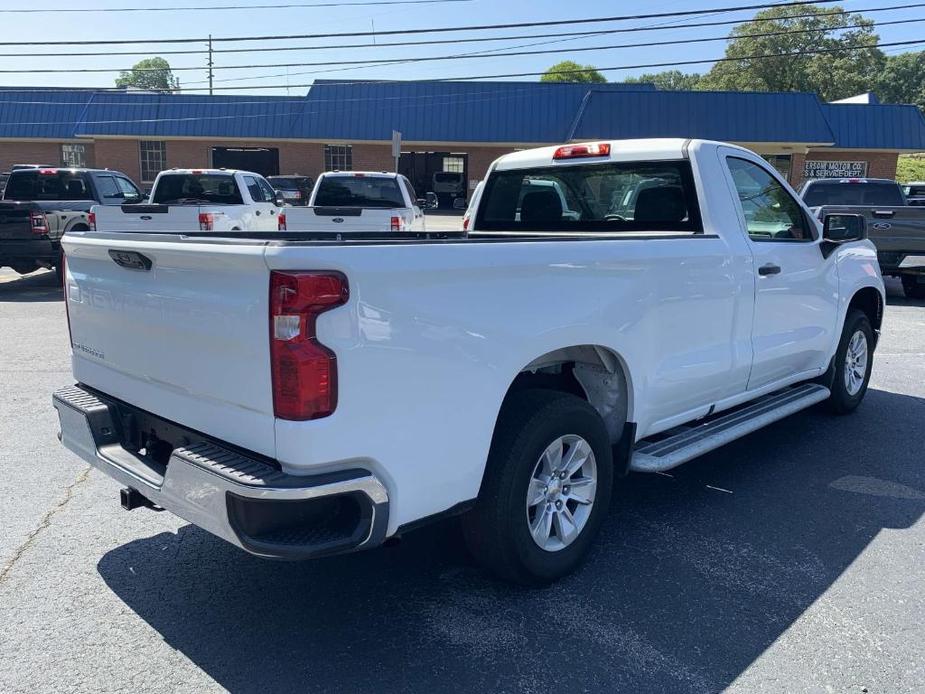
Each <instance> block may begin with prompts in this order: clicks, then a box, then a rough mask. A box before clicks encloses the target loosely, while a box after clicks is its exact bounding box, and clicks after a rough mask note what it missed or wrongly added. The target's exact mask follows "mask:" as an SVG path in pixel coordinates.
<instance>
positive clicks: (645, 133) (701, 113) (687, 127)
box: [569, 90, 925, 144]
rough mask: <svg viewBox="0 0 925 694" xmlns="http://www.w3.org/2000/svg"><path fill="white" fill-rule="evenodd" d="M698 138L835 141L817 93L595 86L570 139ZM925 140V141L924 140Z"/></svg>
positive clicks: (827, 142)
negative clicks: (614, 90) (628, 90)
mask: <svg viewBox="0 0 925 694" xmlns="http://www.w3.org/2000/svg"><path fill="white" fill-rule="evenodd" d="M636 137H696V138H703V139H707V140H731V141H734V142H805V143H817V144H830V143H833V142H834V141H835V140H834V137H833V135H832V131H831V130H830V129H829V126H828V123H827V122H826V120H825V117H824V116H823V114H822V110H821V109H820V108H819V100H818V99H817V98H816V96H815V95H813V94H804V93H799V92H790V93H759V92H662V91H658V92H652V93H648V94H618V95H615V94H609V93H606V92H598V91H596V90H595V91H592V92H591V94H590V95H589V98H588V99H587V100H586V101H585V104H584V106H583V108H582V110H581V112H580V113H579V114H578V117H577V118H576V119H575V125H574V128H573V130H572V132H571V133H570V135H569V139H572V140H574V139H594V138H613V139H622V138H636ZM923 144H925V141H923Z"/></svg>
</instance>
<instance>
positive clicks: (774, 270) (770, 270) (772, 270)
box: [758, 263, 780, 276]
mask: <svg viewBox="0 0 925 694" xmlns="http://www.w3.org/2000/svg"><path fill="white" fill-rule="evenodd" d="M758 274H759V275H765V276H766V275H779V274H780V265H775V264H774V263H768V264H767V265H762V266H761V267H760V268H758Z"/></svg>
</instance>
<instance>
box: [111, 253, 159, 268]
mask: <svg viewBox="0 0 925 694" xmlns="http://www.w3.org/2000/svg"><path fill="white" fill-rule="evenodd" d="M109 257H110V258H112V259H113V260H114V261H115V263H116V265H118V266H119V267H124V268H126V269H127V270H141V271H142V272H147V271H148V270H150V269H151V259H150V258H149V257H148V256H146V255H142V254H141V253H139V252H137V251H119V250H116V249H113V248H110V249H109Z"/></svg>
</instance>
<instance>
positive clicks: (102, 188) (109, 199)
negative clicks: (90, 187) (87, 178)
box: [96, 176, 122, 205]
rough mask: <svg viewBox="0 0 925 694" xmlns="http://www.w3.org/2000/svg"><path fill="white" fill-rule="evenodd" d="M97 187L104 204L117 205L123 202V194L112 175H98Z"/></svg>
mask: <svg viewBox="0 0 925 694" xmlns="http://www.w3.org/2000/svg"><path fill="white" fill-rule="evenodd" d="M96 187H97V190H99V192H100V198H101V199H100V202H101V203H103V204H104V205H116V204H119V203H121V202H122V195H121V193H120V192H119V188H118V186H116V180H115V179H114V178H113V177H112V176H97V177H96Z"/></svg>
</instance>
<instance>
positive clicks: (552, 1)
mask: <svg viewBox="0 0 925 694" xmlns="http://www.w3.org/2000/svg"><path fill="white" fill-rule="evenodd" d="M150 1H151V0H147V2H150ZM274 1H276V2H287V1H288V2H300V1H301V2H312V1H321V0H251V2H252V5H253V6H252V7H250V8H249V9H245V10H233V11H213V12H207V11H177V12H156V13H86V14H64V13H57V14H56V13H54V12H49V13H42V14H4V13H0V26H2V27H3V32H2V34H0V35H2V36H3V37H4V39H6V40H21V41H28V40H42V39H43V38H46V39H49V40H54V39H58V40H69V39H70V40H95V39H100V40H105V39H136V38H137V39H144V38H152V37H160V38H181V37H197V36H205V35H207V34H209V33H211V34H213V36H215V37H222V36H247V35H278V34H293V33H300V34H312V33H324V32H348V31H369V30H371V29H373V28H374V29H375V30H376V31H387V30H392V29H408V28H418V27H438V26H465V25H471V24H495V23H507V22H526V21H542V20H554V19H570V18H579V17H596V16H606V15H623V14H634V13H652V12H672V11H683V10H696V9H703V8H722V7H734V6H736V5H743V4H752V3H750V2H749V0H654V1H653V2H619V3H618V2H612V1H611V2H607V1H606V0H586V1H585V2H571V3H565V2H562V1H561V0H530V1H529V2H527V1H524V0H473V1H472V2H457V3H451V4H434V5H404V6H403V5H398V6H389V7H381V6H380V7H349V6H347V5H345V6H341V7H328V8H316V9H308V8H299V9H264V10H260V9H258V8H256V7H255V6H256V5H259V4H261V3H264V4H268V3H272V2H274ZM753 1H756V2H761V0H753ZM765 1H767V0H765ZM138 4H139V0H108V1H104V0H36V1H35V2H34V3H33V4H26V3H23V2H20V1H16V0H14V1H13V2H10V1H9V0H4V1H3V2H0V10H2V9H7V8H16V7H20V8H30V9H37V8H49V9H51V10H54V9H56V8H73V7H126V6H133V5H135V6H138ZM141 4H143V0H142V3H141ZM157 4H158V5H161V6H173V5H197V6H199V5H202V6H209V5H227V4H247V3H246V0H158V3H157ZM892 4H903V0H895V2H889V3H887V2H884V0H848V1H847V2H841V3H840V5H841V6H842V7H844V8H846V9H851V10H853V9H864V8H870V7H879V6H886V5H892ZM152 6H157V5H152ZM753 14H754V12H753V11H746V12H741V11H740V12H726V13H722V14H716V15H711V16H704V17H699V18H697V17H683V18H675V19H652V20H642V21H630V22H620V23H612V24H608V25H595V24H591V25H576V26H574V27H571V28H570V27H561V28H560V27H552V28H549V27H547V28H535V29H517V30H502V31H497V32H479V33H477V34H475V33H466V32H460V33H453V34H449V35H443V36H451V37H454V38H456V37H458V38H462V37H467V36H476V35H479V36H487V35H496V36H505V35H510V34H518V35H529V34H551V33H556V32H557V31H569V30H572V31H589V30H595V29H598V28H613V27H617V26H626V27H631V26H646V27H648V26H652V25H656V24H658V25H667V26H676V25H683V24H685V23H689V22H695V21H698V19H699V21H704V20H745V19H748V18H749V17H751V16H752V15H753ZM870 16H871V18H874V19H876V20H882V21H889V20H896V19H908V18H915V17H923V18H925V7H923V8H918V9H906V10H898V11H892V12H879V13H875V14H873V15H870ZM923 27H925V22H923V23H922V24H907V25H899V26H885V27H882V28H880V29H878V32H879V33H880V37H881V41H883V42H893V41H908V40H918V39H921V38H922V37H923V36H925V33H923V31H922V29H923ZM729 28H730V27H725V26H720V27H701V28H685V27H684V26H677V28H672V29H667V30H665V29H663V30H656V31H647V32H639V33H630V34H623V35H619V34H618V35H609V36H606V35H605V36H597V37H582V38H577V39H575V38H571V39H568V40H562V39H558V40H557V39H550V38H543V39H533V40H530V39H518V40H499V41H497V42H492V43H477V44H459V45H455V46H423V47H422V46H418V47H401V48H399V47H378V48H377V47H369V48H350V49H344V48H337V47H331V48H327V49H324V50H299V51H287V52H272V53H269V52H268V53H249V54H234V53H231V54H217V55H216V58H215V62H216V66H217V68H216V83H215V85H216V91H217V92H220V91H221V87H222V86H225V85H228V86H232V85H233V86H248V85H253V86H254V89H253V90H245V91H236V92H234V93H238V94H242V93H250V92H251V91H252V92H253V93H256V94H285V93H287V91H286V89H285V88H281V89H270V90H267V89H260V90H258V89H256V85H259V84H280V85H285V84H288V85H292V86H291V88H290V90H289V93H291V94H300V93H304V92H305V91H306V89H305V88H304V87H302V86H298V85H304V84H307V83H310V82H311V81H312V79H314V78H327V79H426V78H442V77H462V76H470V75H492V74H499V73H516V72H535V71H541V70H543V69H545V68H546V67H548V66H549V65H551V64H552V63H555V62H557V61H558V60H565V59H574V60H577V61H579V62H581V63H592V64H595V65H598V66H619V65H628V64H642V63H664V62H672V61H685V60H708V59H711V58H716V57H719V56H721V55H722V54H723V51H724V43H723V42H719V41H718V42H710V43H702V44H695V45H689V46H644V47H637V48H630V49H612V50H602V51H594V52H573V49H575V48H578V47H582V46H608V45H613V44H622V43H645V42H647V41H658V40H661V41H667V40H673V39H686V38H693V37H721V36H725V35H726V34H727V33H728V30H729ZM440 37H441V35H437V36H433V35H429V36H426V37H425V36H418V37H407V36H406V37H384V38H382V39H380V42H381V41H401V40H408V39H417V40H420V39H424V38H440ZM550 41H557V42H556V43H552V44H547V45H529V44H537V43H538V42H550ZM337 42H338V43H341V44H343V43H347V42H348V41H347V40H344V39H340V40H338V41H337ZM363 42H370V43H371V40H370V39H351V40H350V41H349V43H363ZM332 43H334V42H333V41H330V40H313V41H305V40H303V41H288V42H273V43H272V44H271V43H263V44H260V43H254V44H233V45H231V44H225V45H222V44H218V43H217V44H216V46H215V47H216V48H218V49H220V48H228V47H236V48H237V47H246V46H250V47H256V46H260V47H265V46H324V45H329V46H330V45H332ZM515 46H516V47H521V50H542V49H555V50H556V51H557V52H556V53H554V54H548V55H533V56H517V57H506V58H502V57H497V56H495V57H492V56H488V57H479V58H477V59H453V60H446V61H437V62H431V63H417V64H407V63H405V64H396V65H378V66H367V67H360V68H352V69H349V70H344V69H336V68H330V67H327V68H325V67H291V68H254V69H247V70H222V69H221V67H222V66H227V65H247V64H252V63H304V62H321V61H340V60H359V59H364V58H369V59H392V58H395V59H396V60H401V59H406V58H409V57H424V56H446V55H457V54H461V53H471V52H475V51H485V50H492V49H501V48H508V49H513V48H514V47H515ZM198 47H199V46H198V45H182V44H181V45H173V46H162V47H154V46H131V47H112V48H111V50H113V51H116V50H144V51H146V54H147V55H157V54H159V53H161V51H163V50H171V49H173V50H176V49H190V48H198ZM923 47H925V44H923V45H922V46H913V47H912V49H918V48H923ZM59 50H62V49H59V48H55V47H47V48H46V47H42V46H36V47H29V48H10V47H2V48H0V52H3V53H17V52H31V53H44V52H51V51H59ZM63 50H74V51H75V52H76V51H78V50H87V51H90V50H98V49H97V48H74V49H63ZM899 50H907V49H899ZM141 57H144V56H113V55H106V56H100V57H80V58H74V57H68V58H53V57H3V58H0V69H3V70H19V69H26V68H33V69H37V68H107V69H112V70H113V71H112V72H105V73H90V74H26V73H19V72H13V73H4V74H0V84H3V85H7V86H80V87H93V86H111V85H112V84H113V80H114V79H115V77H116V75H117V74H118V69H120V68H126V67H129V66H131V65H132V64H133V63H134V62H136V61H137V60H138V59H140V58H141ZM165 57H166V58H168V60H169V61H170V63H171V65H173V66H174V67H191V68H196V69H195V70H191V71H182V72H178V73H177V74H178V76H179V77H180V80H181V83H182V84H183V85H184V86H186V87H200V86H203V85H204V84H205V80H206V72H205V67H204V66H205V56H204V55H165ZM708 68H709V65H708V64H704V65H696V66H686V67H684V66H682V68H681V69H683V70H685V71H705V70H706V69H708ZM661 69H667V68H655V69H653V70H648V71H658V70H661ZM644 71H646V70H639V69H637V70H622V71H614V72H608V73H607V77H608V79H610V80H611V81H619V80H621V79H624V78H626V77H629V76H632V75H636V74H639V73H640V72H644ZM241 78H247V79H241ZM524 79H531V80H532V79H536V78H532V77H530V78H524ZM226 80H233V81H226Z"/></svg>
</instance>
